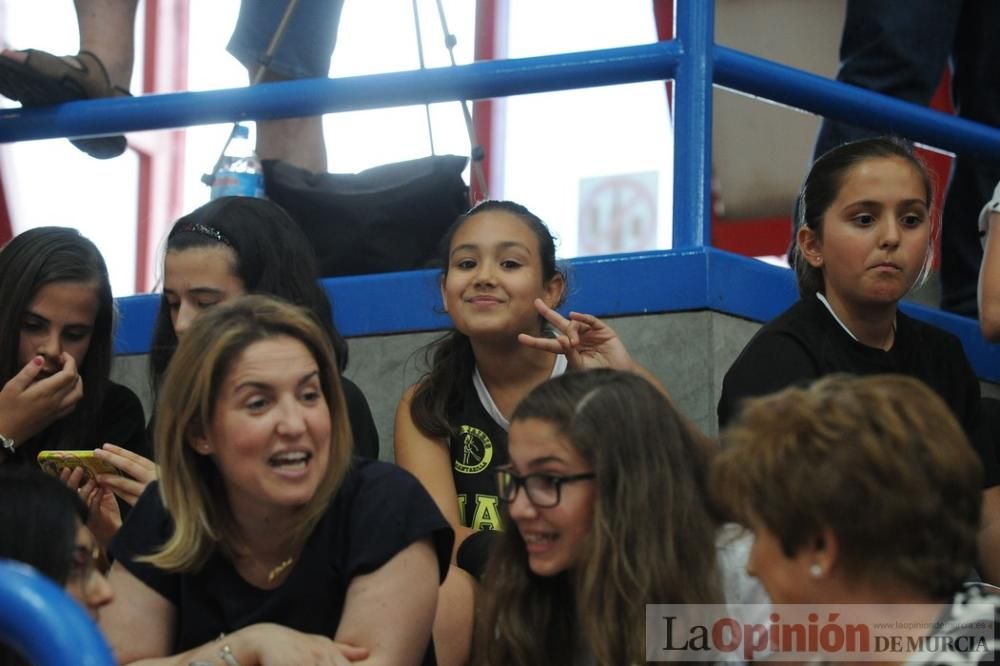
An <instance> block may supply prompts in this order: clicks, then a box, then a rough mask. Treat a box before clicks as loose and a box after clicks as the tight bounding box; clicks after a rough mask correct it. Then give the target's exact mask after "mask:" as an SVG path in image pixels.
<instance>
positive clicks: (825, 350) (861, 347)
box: [718, 297, 1000, 487]
mask: <svg viewBox="0 0 1000 666" xmlns="http://www.w3.org/2000/svg"><path fill="white" fill-rule="evenodd" d="M835 372H846V373H851V374H855V375H872V374H883V373H894V374H901V375H908V376H910V377H914V378H916V379H919V380H921V381H923V382H924V383H925V384H927V385H928V386H929V387H930V388H932V389H933V390H934V391H936V392H937V394H938V395H940V396H941V398H942V399H943V400H944V401H945V403H947V405H948V406H949V407H950V408H951V410H952V412H954V414H955V416H956V417H957V419H958V421H959V423H961V424H962V427H963V428H964V429H965V432H966V434H967V435H968V436H969V438H970V440H971V441H972V442H973V445H974V446H975V448H976V450H977V453H978V454H979V457H980V460H981V461H982V462H983V467H984V470H985V478H986V483H985V486H986V487H990V486H995V485H998V484H1000V465H998V462H997V455H996V444H995V442H993V441H991V437H990V434H989V433H987V432H986V431H985V429H984V428H982V427H981V425H980V395H979V380H978V379H977V377H976V374H975V372H973V370H972V367H971V366H970V365H969V362H968V360H967V359H966V358H965V352H964V350H963V349H962V344H961V343H960V342H959V340H958V338H956V337H955V336H954V335H952V334H951V333H948V332H946V331H942V330H941V329H939V328H937V327H935V326H931V325H930V324H926V323H924V322H921V321H918V320H916V319H913V318H911V317H908V316H906V315H905V314H903V313H902V312H899V313H898V314H897V316H896V337H895V341H894V342H893V345H892V349H890V350H889V351H883V350H881V349H876V348H874V347H869V346H867V345H865V344H862V343H860V342H858V341H856V340H854V339H853V338H852V337H851V336H850V335H849V334H848V333H847V331H845V330H844V329H843V327H842V326H841V325H840V324H839V323H838V322H837V320H836V319H835V318H834V317H833V315H832V314H831V313H830V311H829V310H828V309H827V308H826V306H825V305H824V304H823V303H822V302H821V301H820V300H819V299H818V298H815V297H812V298H806V299H803V300H800V301H798V302H797V303H795V304H794V305H792V307H790V308H789V309H788V310H786V311H785V312H784V313H782V314H781V315H779V316H778V317H777V318H776V319H774V320H772V321H770V322H769V323H767V324H765V325H764V326H762V327H761V329H760V330H759V331H757V334H756V335H754V337H753V338H752V339H751V340H750V342H748V343H747V346H746V347H744V348H743V351H742V352H740V355H739V356H738V357H737V358H736V361H734V362H733V365H732V367H730V368H729V371H728V372H726V376H725V379H724V380H723V383H722V397H721V399H720V400H719V406H718V415H719V427H720V428H722V427H725V426H726V424H727V423H729V421H730V420H732V419H733V418H735V416H736V414H737V412H738V409H739V403H740V401H742V400H743V399H744V398H749V397H754V396H761V395H767V394H769V393H774V392H776V391H780V390H781V389H783V388H786V387H788V386H792V385H800V386H802V385H805V384H808V383H809V382H811V381H812V380H814V379H818V378H819V377H822V376H824V375H828V374H831V373H835Z"/></svg>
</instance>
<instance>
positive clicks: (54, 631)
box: [0, 560, 115, 666]
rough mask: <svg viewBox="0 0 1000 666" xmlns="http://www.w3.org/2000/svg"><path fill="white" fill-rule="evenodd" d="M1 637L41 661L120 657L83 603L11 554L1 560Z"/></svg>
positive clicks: (44, 664)
mask: <svg viewBox="0 0 1000 666" xmlns="http://www.w3.org/2000/svg"><path fill="white" fill-rule="evenodd" d="M0 639H3V642H4V643H6V644H7V645H12V646H14V647H15V648H16V649H17V650H18V651H19V652H20V653H21V654H23V655H24V656H25V657H27V658H28V660H29V661H30V663H32V664H38V665H39V666H65V664H78V665H79V666H114V663H115V660H114V657H113V656H112V654H111V648H110V647H108V644H107V641H105V640H104V636H102V635H101V632H100V631H98V629H97V626H96V625H95V624H94V623H93V622H92V621H91V619H90V618H89V617H87V615H86V613H84V612H83V609H82V608H80V605H79V604H77V603H76V602H75V601H73V600H72V599H70V598H69V597H68V596H67V595H66V593H65V592H63V590H62V589H61V588H60V587H59V586H57V585H56V584H55V583H53V582H52V581H50V580H49V579H48V578H45V577H44V576H42V575H41V574H39V573H38V572H36V571H35V570H34V569H32V568H31V567H29V566H27V565H26V564H22V563H20V562H13V561H10V560H0Z"/></svg>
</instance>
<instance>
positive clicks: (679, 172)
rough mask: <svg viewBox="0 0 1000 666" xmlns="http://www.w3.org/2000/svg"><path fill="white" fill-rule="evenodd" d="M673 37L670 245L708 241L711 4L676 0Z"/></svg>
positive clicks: (710, 141)
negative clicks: (677, 52)
mask: <svg viewBox="0 0 1000 666" xmlns="http://www.w3.org/2000/svg"><path fill="white" fill-rule="evenodd" d="M674 17H675V22H676V26H677V40H676V41H679V42H680V43H681V51H682V55H683V57H682V58H681V61H680V64H679V65H678V66H677V75H676V76H675V77H674V118H673V120H674V216H673V219H674V227H673V246H674V247H676V248H681V247H698V246H701V245H710V244H711V239H712V211H711V208H710V206H711V173H712V66H713V64H712V44H713V41H714V39H715V38H714V30H715V3H713V2H704V1H703V0H677V3H676V8H675V10H674Z"/></svg>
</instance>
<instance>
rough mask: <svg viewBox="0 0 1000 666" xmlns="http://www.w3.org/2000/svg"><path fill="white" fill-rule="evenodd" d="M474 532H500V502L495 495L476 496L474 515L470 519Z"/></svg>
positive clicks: (501, 526) (501, 523)
mask: <svg viewBox="0 0 1000 666" xmlns="http://www.w3.org/2000/svg"><path fill="white" fill-rule="evenodd" d="M469 527H471V528H472V529H474V530H502V529H503V522H502V521H501V519H500V500H499V498H498V497H497V496H496V495H478V494H477V495H476V513H475V515H474V516H473V517H472V524H471V525H469Z"/></svg>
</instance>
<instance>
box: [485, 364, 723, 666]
mask: <svg viewBox="0 0 1000 666" xmlns="http://www.w3.org/2000/svg"><path fill="white" fill-rule="evenodd" d="M713 449H714V445H713V444H712V443H711V442H709V441H708V440H706V439H705V438H703V436H702V435H701V434H700V433H699V432H698V431H697V429H695V428H694V427H693V426H692V425H691V424H689V423H688V421H687V420H686V419H685V418H684V417H683V416H682V415H681V414H679V413H678V412H677V411H676V410H675V409H674V407H673V406H672V405H671V404H670V403H669V401H668V400H667V399H666V398H665V397H664V395H663V394H662V393H661V392H660V391H659V390H658V389H656V388H654V387H653V386H652V385H651V384H650V383H649V382H647V381H646V380H644V379H642V378H641V377H639V376H637V375H636V374H635V373H630V372H621V371H616V370H593V371H590V372H582V373H580V372H574V373H567V374H565V375H563V376H561V377H558V378H556V379H552V380H550V381H547V382H545V383H543V384H541V385H540V386H538V387H537V388H535V389H534V390H533V391H532V392H531V393H530V394H528V396H527V397H526V398H525V399H524V400H523V401H521V403H520V404H519V405H518V406H517V408H516V409H515V410H514V413H513V415H512V417H511V425H510V440H509V451H510V464H509V465H508V466H505V467H502V468H501V469H500V470H499V471H498V472H497V487H498V491H499V496H500V498H501V500H502V501H503V502H504V506H505V507H506V508H505V511H504V513H505V517H506V518H507V520H508V525H509V526H510V527H509V528H508V529H507V530H506V531H505V532H504V533H503V534H502V535H501V536H500V537H499V539H498V543H497V544H496V546H495V548H494V550H493V553H492V555H491V559H490V562H489V564H488V566H487V569H486V575H485V576H484V587H485V597H486V598H485V604H484V611H483V615H482V623H481V626H480V629H481V631H480V634H479V635H478V636H477V641H476V650H477V653H478V654H477V657H478V661H476V663H481V664H486V665H488V666H491V665H497V666H499V665H501V664H502V665H504V666H510V665H512V664H525V665H527V664H555V663H595V664H607V665H611V664H615V665H618V664H635V663H645V659H646V657H645V655H646V652H645V613H646V604H647V603H675V604H706V603H719V602H720V601H721V599H722V583H721V578H720V567H719V566H718V565H717V564H716V559H715V558H714V557H712V556H711V555H712V554H714V553H715V548H716V546H715V541H716V523H715V521H714V520H713V517H712V515H711V514H710V513H709V509H708V506H707V504H706V500H705V489H704V477H705V469H706V464H707V461H708V459H709V456H710V454H711V451H712V450H713ZM706 554H708V555H709V556H706Z"/></svg>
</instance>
